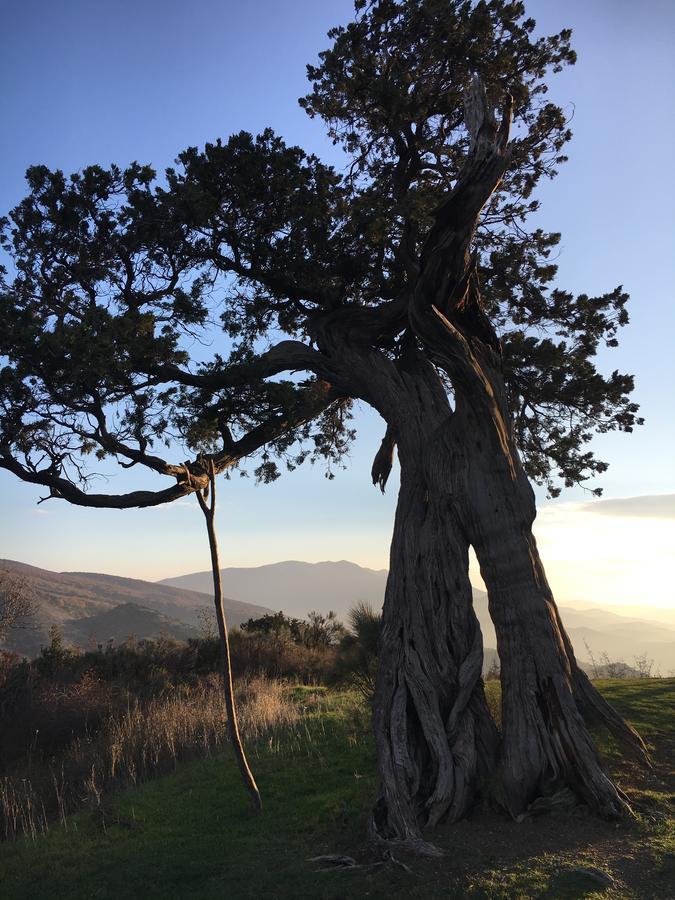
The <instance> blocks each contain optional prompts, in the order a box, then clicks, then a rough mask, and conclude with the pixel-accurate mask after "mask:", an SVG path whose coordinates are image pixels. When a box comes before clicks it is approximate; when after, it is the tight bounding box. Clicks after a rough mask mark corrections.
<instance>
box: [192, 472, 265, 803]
mask: <svg viewBox="0 0 675 900" xmlns="http://www.w3.org/2000/svg"><path fill="white" fill-rule="evenodd" d="M207 468H208V476H209V488H208V493H210V495H211V496H210V501H208V502H207V497H206V496H205V494H206V493H207V492H202V491H197V492H196V494H197V500H198V501H199V506H200V509H201V511H202V512H203V513H204V520H205V521H206V530H207V533H208V537H209V549H210V551H211V571H212V574H213V602H214V605H215V609H216V619H217V621H218V636H219V638H220V652H221V658H222V664H223V687H224V689H225V708H226V710H227V729H228V732H229V735H230V741H231V743H232V749H233V750H234V755H235V759H236V760H237V765H238V766H239V771H240V773H241V778H242V781H243V782H244V786H245V787H246V790H247V791H248V793H249V795H250V797H251V800H252V802H253V805H254V807H255V808H256V809H257V810H258V812H260V811H261V810H262V800H261V798H260V791H259V790H258V785H257V784H256V781H255V778H254V777H253V772H252V771H251V768H250V766H249V764H248V760H247V758H246V752H245V750H244V744H243V742H242V739H241V734H240V732H239V721H238V718H237V704H236V701H235V699H234V684H233V681H232V656H231V653H230V639H229V635H228V631H227V620H226V618H225V607H224V606H223V588H222V582H221V578H220V560H219V558H218V537H217V535H216V528H215V514H216V467H215V464H214V463H213V461H211V462H210V464H209V465H208V467H207Z"/></svg>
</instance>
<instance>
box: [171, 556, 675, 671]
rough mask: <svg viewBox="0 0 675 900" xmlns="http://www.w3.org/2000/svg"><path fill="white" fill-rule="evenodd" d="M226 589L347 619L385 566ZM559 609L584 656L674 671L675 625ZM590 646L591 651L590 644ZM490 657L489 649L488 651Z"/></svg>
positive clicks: (316, 571) (332, 567)
mask: <svg viewBox="0 0 675 900" xmlns="http://www.w3.org/2000/svg"><path fill="white" fill-rule="evenodd" d="M221 577H222V579H223V590H224V592H225V593H226V594H228V596H230V597H236V598H237V600H241V601H245V602H247V603H254V604H258V605H261V606H267V607H270V608H272V609H274V610H283V612H284V613H286V614H287V615H291V616H297V617H304V616H306V615H307V613H308V612H309V610H312V609H315V610H317V611H319V612H328V610H330V609H333V610H335V612H336V613H337V614H338V617H339V618H341V619H342V620H343V621H346V618H347V614H348V612H349V609H350V607H351V606H352V605H353V604H354V603H355V602H356V601H357V600H367V601H369V602H370V603H372V605H373V606H374V607H375V608H377V609H379V608H380V607H381V605H382V600H383V598H384V589H385V585H386V582H387V570H386V569H380V570H374V569H365V568H362V567H361V566H357V565H355V564H354V563H351V562H346V561H345V560H342V561H340V562H320V563H306V562H298V561H287V562H279V563H273V564H271V565H266V566H256V567H254V568H229V569H222V570H221ZM210 579H211V573H210V572H195V573H194V574H192V575H183V576H181V577H179V578H167V579H165V580H164V581H162V582H160V584H163V585H172V586H174V587H180V588H183V589H187V590H192V591H200V590H202V591H203V590H208V585H209V583H210ZM473 597H474V609H475V610H476V615H477V616H478V621H479V622H480V627H481V630H482V632H483V643H484V645H485V647H486V648H490V647H496V646H497V639H496V636H495V630H494V626H493V624H492V621H491V619H490V614H489V612H488V602H487V594H486V593H485V591H482V590H479V589H478V588H474V591H473ZM560 614H561V617H562V620H563V622H564V624H565V627H566V629H567V631H568V633H569V635H570V638H571V640H572V643H573V645H574V650H575V653H576V654H577V656H578V658H579V659H580V660H583V661H585V662H587V663H590V661H591V660H590V655H591V654H592V655H593V656H594V657H595V658H596V661H597V662H598V663H600V661H601V660H600V657H601V655H602V654H603V653H605V652H606V653H607V655H608V657H609V659H610V660H612V661H617V660H624V661H625V662H626V663H628V664H631V665H632V664H633V663H634V661H635V657H636V656H639V655H641V654H643V653H645V654H646V655H647V657H648V658H649V659H653V660H654V664H655V667H659V668H660V670H661V673H662V674H663V675H667V674H668V673H669V672H670V671H672V670H675V627H673V626H672V625H668V624H667V623H665V622H659V621H653V620H647V619H642V618H640V617H636V616H633V615H631V616H622V615H620V614H618V613H617V612H613V611H609V610H605V609H600V608H593V607H588V608H587V607H584V608H582V609H578V608H576V607H572V606H566V605H564V604H563V605H561V606H560ZM586 645H588V647H589V648H590V654H589V652H588V650H587V649H586ZM485 655H486V659H487V657H488V654H487V652H486V654H485Z"/></svg>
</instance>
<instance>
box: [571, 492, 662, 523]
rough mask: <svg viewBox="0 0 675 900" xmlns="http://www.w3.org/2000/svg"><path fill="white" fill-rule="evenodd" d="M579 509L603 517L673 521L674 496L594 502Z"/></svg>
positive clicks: (656, 495)
mask: <svg viewBox="0 0 675 900" xmlns="http://www.w3.org/2000/svg"><path fill="white" fill-rule="evenodd" d="M581 509H582V510H583V511H584V512H591V513H600V514H601V515H603V516H627V517H630V518H633V517H636V518H649V519H675V494H647V495H644V496H642V497H623V498H621V499H616V500H596V501H592V502H591V503H585V504H584V505H583V506H582V507H581Z"/></svg>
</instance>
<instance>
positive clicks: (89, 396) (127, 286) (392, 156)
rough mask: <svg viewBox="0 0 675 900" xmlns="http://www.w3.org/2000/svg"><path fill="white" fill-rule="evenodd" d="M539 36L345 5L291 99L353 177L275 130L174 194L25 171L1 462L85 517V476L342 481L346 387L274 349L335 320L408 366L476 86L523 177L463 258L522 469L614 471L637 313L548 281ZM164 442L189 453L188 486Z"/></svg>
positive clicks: (517, 18) (568, 479) (455, 11)
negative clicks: (283, 469)
mask: <svg viewBox="0 0 675 900" xmlns="http://www.w3.org/2000/svg"><path fill="white" fill-rule="evenodd" d="M534 28H535V23H534V21H533V20H532V19H531V18H528V17H527V16H526V13H525V8H524V6H523V4H522V3H520V2H507V0H489V2H485V0H481V2H478V3H472V2H469V0H423V2H416V0H415V2H411V0H401V2H396V0H377V2H373V3H366V2H364V0H357V2H356V4H355V20H354V22H353V23H352V24H350V25H349V26H347V27H346V28H337V29H334V30H333V31H332V32H331V33H330V37H331V40H332V46H331V47H330V48H329V49H328V50H326V51H325V52H324V53H322V54H321V55H320V59H319V61H318V64H317V65H311V66H309V67H308V77H309V80H310V83H311V86H312V90H311V93H310V94H309V95H308V96H307V97H305V98H304V99H302V100H301V104H302V106H303V107H304V108H305V109H306V111H307V112H308V114H309V115H311V116H318V117H321V118H323V120H324V121H325V123H326V127H327V128H328V132H329V134H330V135H331V136H332V138H333V140H334V141H336V142H337V143H339V144H340V145H341V147H342V149H343V151H344V153H345V156H346V164H347V167H346V174H345V175H344V176H343V175H340V174H338V173H337V172H336V171H335V170H334V169H333V168H331V167H330V166H326V165H324V164H323V163H322V162H321V161H320V160H319V159H318V158H317V157H316V156H313V155H309V154H306V153H305V152H304V151H302V150H301V149H300V148H297V147H289V146H288V145H287V144H285V143H284V141H283V140H282V139H281V138H280V137H279V136H277V135H275V134H274V133H273V132H272V131H271V130H270V129H267V130H265V131H264V132H263V133H262V134H260V135H258V136H257V137H254V136H252V135H250V134H247V133H245V132H240V133H238V134H235V135H233V136H232V137H230V138H229V139H228V140H224V141H221V140H219V141H216V142H213V143H209V144H207V145H206V146H205V148H204V149H203V150H199V149H197V148H194V147H193V148H189V149H188V150H186V151H184V152H183V153H181V154H179V156H178V159H177V161H176V165H175V166H174V167H172V168H170V169H168V170H167V171H166V172H165V173H164V176H163V179H161V180H158V179H157V178H156V176H155V173H154V171H153V170H152V169H151V168H150V167H149V166H144V165H140V164H138V163H133V164H132V165H131V166H129V167H127V168H126V169H121V168H119V167H118V166H115V165H113V166H111V167H110V168H109V169H103V168H101V167H98V166H91V167H88V168H85V169H84V170H83V171H82V172H79V173H75V174H74V175H72V176H71V177H70V178H67V177H66V176H65V175H64V174H63V173H62V172H60V171H50V170H49V169H47V168H46V167H45V166H35V167H33V168H31V169H29V171H28V173H27V180H28V187H29V194H28V196H27V197H26V199H25V200H24V201H22V202H21V203H20V204H19V205H18V206H17V207H16V208H15V209H14V210H13V211H12V212H11V213H10V215H9V217H8V218H7V219H6V220H4V221H3V227H2V243H3V246H4V248H5V250H6V251H7V253H8V254H9V256H10V258H11V262H12V266H13V272H12V277H11V278H10V277H8V276H7V277H5V278H4V281H3V283H2V285H0V316H1V317H2V320H3V322H4V324H5V327H4V330H3V334H2V335H1V336H0V363H1V362H2V361H3V360H4V362H5V363H6V364H5V365H4V366H3V367H2V368H0V466H3V467H4V468H7V469H9V470H10V471H12V472H14V473H15V474H16V475H18V476H19V477H20V478H23V479H24V480H26V481H31V482H33V483H36V484H41V485H45V486H46V487H48V489H49V491H50V494H51V495H54V496H62V497H66V498H67V499H69V500H72V502H76V503H82V504H84V505H87V504H90V505H106V504H107V505H115V502H116V501H114V500H112V501H111V500H110V499H109V498H107V497H106V496H105V495H99V496H98V497H97V498H96V500H92V499H89V498H88V495H87V494H86V493H84V492H83V491H81V490H79V488H81V487H83V486H84V487H86V485H87V483H88V480H89V479H90V477H91V474H92V471H93V460H92V457H93V458H95V459H96V460H99V459H103V458H106V457H108V458H111V459H112V460H114V461H115V462H117V463H119V464H120V465H121V466H125V467H128V466H132V465H141V466H145V467H146V468H147V469H149V470H151V471H153V472H154V473H159V474H161V475H163V476H166V477H169V478H170V479H172V484H173V483H174V482H176V483H177V485H178V487H179V488H181V489H180V490H177V489H174V490H169V491H168V492H161V491H160V492H155V493H152V492H137V494H134V495H129V497H127V498H125V499H124V500H123V501H119V502H120V503H123V504H124V505H149V504H151V503H154V502H165V500H168V499H174V498H175V497H177V496H181V495H182V494H184V493H185V492H187V490H189V487H190V485H191V484H192V482H191V481H190V478H191V477H192V476H199V475H200V474H203V472H202V469H201V468H200V462H199V460H200V457H201V455H203V454H211V455H213V456H214V457H215V459H216V461H217V464H218V470H219V471H223V470H227V469H230V468H233V467H236V466H237V465H238V463H239V461H240V460H241V459H243V458H249V457H251V455H252V454H256V453H258V457H257V459H256V462H255V464H254V472H255V475H256V477H257V478H258V479H259V480H261V481H263V482H267V481H271V480H274V479H275V478H276V477H278V474H279V466H278V463H279V461H281V462H282V463H283V464H285V465H286V466H287V467H288V468H291V469H292V468H294V467H295V466H297V465H299V464H301V463H302V462H303V461H304V460H306V459H307V458H310V459H313V460H320V461H322V462H324V463H325V464H326V467H327V474H328V476H329V477H332V471H333V470H332V467H333V466H334V464H336V463H340V462H341V461H342V459H343V457H344V455H345V453H346V451H347V448H348V444H349V442H350V440H351V439H352V437H353V431H352V430H351V429H350V427H349V404H350V402H351V400H352V399H353V391H351V392H350V390H348V389H346V388H344V386H343V387H342V388H341V389H340V390H339V391H338V390H337V388H335V387H334V386H332V387H331V386H329V385H328V384H327V383H325V382H320V381H317V380H316V379H315V378H311V379H309V380H301V379H300V378H298V377H295V376H294V377H291V378H287V379H286V380H278V379H276V378H275V379H273V380H268V376H269V374H270V372H269V369H268V370H267V371H265V372H263V370H262V369H261V366H260V360H261V356H260V350H261V347H263V346H264V345H265V344H267V343H268V342H269V341H270V340H272V339H273V338H275V337H276V336H277V335H279V334H280V335H282V336H291V337H293V338H296V339H300V340H303V341H304V342H305V346H306V347H307V348H308V349H311V348H312V342H313V341H314V340H316V336H317V334H318V333H319V332H321V330H322V328H323V327H324V326H325V324H326V323H327V322H336V321H344V322H345V323H346V324H345V326H344V327H345V328H346V329H347V330H348V332H349V334H350V336H351V339H352V340H353V342H354V343H355V345H359V346H360V347H361V349H362V350H363V349H366V350H367V349H368V348H370V349H372V350H373V351H377V352H381V353H386V354H389V355H396V354H397V353H399V352H400V350H401V347H402V346H403V344H404V343H405V335H406V326H407V317H406V314H405V306H406V304H407V302H408V301H407V298H408V294H409V292H410V290H411V289H412V287H413V285H414V277H415V275H414V273H415V272H416V271H418V270H419V265H420V257H421V253H422V248H423V246H424V242H425V240H426V238H427V237H428V235H429V232H430V229H431V226H432V222H433V221H434V214H435V212H436V211H437V210H438V209H439V207H440V205H441V204H442V203H443V202H444V200H445V199H446V197H447V195H448V191H449V190H450V189H451V187H452V186H453V185H454V184H455V183H456V181H457V178H458V174H459V171H460V169H461V166H462V164H463V161H464V159H465V158H466V153H467V149H468V143H469V142H468V133H467V129H466V127H465V123H464V112H463V106H462V102H463V101H462V93H463V89H464V88H465V86H466V84H467V81H468V79H469V77H470V76H471V74H472V73H474V72H477V73H478V74H479V75H480V77H481V79H482V80H483V83H484V84H485V86H486V89H487V92H488V96H489V98H490V100H491V103H493V104H494V105H495V106H500V105H502V103H503V100H504V98H505V95H506V94H507V93H509V94H510V95H511V96H512V97H513V100H514V117H515V118H514V134H513V141H512V143H511V149H510V154H511V155H510V164H509V168H508V171H507V174H506V176H505V177H504V179H503V180H502V182H501V184H500V185H499V187H498V189H497V190H496V192H495V193H494V195H493V196H492V198H491V200H490V201H489V203H488V204H487V206H486V207H485V209H484V210H483V212H482V214H481V218H480V221H479V222H478V226H477V230H476V234H475V236H474V245H475V251H476V253H477V255H478V259H479V262H480V272H481V278H482V294H483V301H484V304H485V308H486V311H487V312H488V313H489V315H490V318H491V320H492V323H493V324H494V325H495V326H496V328H497V329H498V331H499V332H500V335H501V337H502V347H503V352H504V363H505V373H506V377H507V382H508V387H509V391H510V397H511V405H512V410H513V413H514V416H515V420H516V428H517V434H518V437H519V441H520V446H521V449H522V452H523V455H524V459H525V463H526V466H527V470H528V472H529V474H530V475H531V476H532V477H533V478H534V479H535V480H537V481H539V482H542V483H546V484H547V485H548V486H549V489H550V491H551V492H552V493H556V492H557V491H558V490H559V488H558V487H556V485H555V479H556V478H558V477H559V478H560V479H562V481H563V483H564V484H568V485H570V484H574V483H577V482H579V481H583V480H584V479H586V478H588V477H589V476H590V475H592V474H595V473H598V472H602V471H603V470H604V469H605V468H606V464H605V463H604V462H602V461H599V460H597V459H596V458H595V456H594V454H593V453H592V452H590V451H589V450H588V449H587V446H586V445H587V443H588V441H589V439H590V438H591V436H592V434H593V433H594V432H596V431H599V432H605V431H611V430H623V431H630V430H631V429H632V428H633V427H634V425H636V424H639V423H640V422H641V420H640V419H639V418H638V416H637V406H636V405H635V404H634V403H633V402H632V401H631V400H630V399H629V395H630V392H631V391H632V387H633V382H632V378H631V377H630V376H628V375H623V374H620V373H618V372H614V373H612V374H611V375H609V376H605V375H603V374H601V373H600V372H599V371H598V370H597V368H596V365H595V357H596V354H597V351H598V349H599V347H601V346H603V345H606V346H610V347H611V346H614V345H615V344H616V341H617V338H616V335H617V331H618V328H619V327H621V326H623V325H625V324H626V322H627V321H628V317H627V313H626V308H625V307H626V300H627V298H626V295H625V294H624V293H623V291H622V290H621V289H619V288H617V289H616V290H614V291H610V292H608V293H606V294H603V295H601V296H598V297H589V296H587V295H585V294H581V295H579V296H573V295H572V294H570V293H568V292H565V291H563V290H561V289H559V288H557V287H554V283H555V276H556V266H555V264H554V263H552V262H551V253H552V251H553V250H554V248H555V247H556V245H557V243H558V241H559V235H557V234H555V233H545V232H543V231H541V230H540V229H538V228H536V227H535V228H529V227H528V217H530V216H531V215H532V214H533V213H534V212H535V211H536V210H537V208H538V201H537V199H536V196H535V192H536V188H537V185H538V184H539V183H540V182H541V179H542V178H544V179H546V178H550V177H553V176H554V175H555V173H556V171H557V168H558V166H559V165H560V164H561V163H562V162H563V161H564V159H565V157H564V147H565V144H566V143H567V141H568V140H569V138H570V130H569V127H568V123H567V122H566V120H565V116H564V113H563V111H562V110H561V109H560V108H559V107H557V106H556V105H555V104H553V103H551V102H549V101H548V100H547V99H546V92H547V85H546V80H547V79H548V78H549V77H550V75H551V74H555V73H556V72H559V71H560V70H561V68H562V67H563V66H565V65H568V64H573V63H574V60H575V54H574V51H573V50H572V49H571V47H570V36H571V35H570V32H569V30H563V31H561V32H560V33H559V34H556V35H551V36H544V37H534ZM401 310H402V311H401ZM369 316H370V318H369ZM373 317H375V318H373ZM218 318H219V320H220V325H217V324H216V320H217V319H218ZM374 322H375V323H376V324H375V325H373V323H374ZM368 323H370V325H369V326H368V327H367V325H368ZM219 332H220V334H221V336H220V337H219V336H218V335H219ZM204 344H208V345H212V346H214V353H213V356H212V357H211V359H206V360H205V359H204V358H203V357H204V353H203V352H202V349H201V347H202V346H203V345H204ZM195 347H196V348H197V349H196V350H194V349H193V348H195ZM327 356H328V357H330V351H328V353H327ZM272 368H273V369H274V367H272ZM289 369H291V370H293V369H294V367H293V365H292V364H286V365H285V366H284V365H280V366H279V368H278V369H276V370H274V371H272V376H274V375H278V374H279V373H280V372H281V371H287V370H289ZM308 369H309V370H310V371H311V367H309V366H306V365H300V366H299V367H298V370H302V371H306V370H308ZM329 380H330V379H329ZM449 389H450V390H451V389H452V388H451V386H449ZM164 445H169V446H171V447H173V446H178V447H180V448H182V450H183V452H189V453H192V454H193V457H194V458H193V461H192V462H191V463H190V472H191V473H192V474H191V475H190V476H188V474H187V469H186V464H185V463H184V462H182V461H181V460H177V461H176V462H173V463H172V462H170V461H169V460H167V459H165V458H164V457H163V456H160V455H159V454H160V452H163V451H162V450H161V448H162V447H163V446H164ZM261 448H264V449H263V450H262V453H260V451H261Z"/></svg>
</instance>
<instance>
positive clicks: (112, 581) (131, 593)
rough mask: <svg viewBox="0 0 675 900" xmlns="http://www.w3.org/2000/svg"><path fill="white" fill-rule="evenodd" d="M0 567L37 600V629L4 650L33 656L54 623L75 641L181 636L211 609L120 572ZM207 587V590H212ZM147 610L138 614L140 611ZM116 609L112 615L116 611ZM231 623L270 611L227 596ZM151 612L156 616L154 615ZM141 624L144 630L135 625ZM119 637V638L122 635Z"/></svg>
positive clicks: (205, 601) (185, 593) (205, 599)
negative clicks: (107, 573)
mask: <svg viewBox="0 0 675 900" xmlns="http://www.w3.org/2000/svg"><path fill="white" fill-rule="evenodd" d="M0 571H8V572H11V573H13V574H15V575H16V576H18V577H20V578H22V579H25V581H26V582H27V584H28V585H29V587H30V588H31V589H32V591H33V592H34V595H35V599H36V602H37V608H38V611H37V615H36V616H35V621H36V628H34V629H30V630H24V631H16V632H14V633H13V634H11V635H10V636H9V638H8V640H7V641H6V643H5V644H4V647H5V649H11V650H14V651H15V652H18V653H25V654H26V655H33V654H34V653H36V652H37V651H38V650H39V649H40V646H42V645H44V644H45V643H47V640H48V637H47V635H48V632H49V628H50V627H51V626H52V625H59V626H61V627H62V628H63V629H64V635H65V637H66V638H68V639H69V640H72V641H73V642H74V643H78V644H84V645H89V644H91V643H92V642H94V643H101V642H105V641H107V640H108V639H109V637H111V636H113V634H115V635H122V636H123V638H126V637H128V636H129V635H131V634H133V635H135V636H136V637H148V638H152V637H158V636H159V634H160V633H167V634H169V633H174V632H175V636H179V634H178V633H179V632H181V635H182V636H186V635H187V634H190V633H192V629H193V628H195V627H196V626H198V624H199V612H200V610H204V609H206V610H211V608H212V596H211V594H210V593H200V592H198V591H194V590H184V589H180V588H174V587H169V586H167V585H163V584H156V583H154V582H150V581H141V580H139V579H136V578H121V577H119V576H116V575H101V574H98V573H94V572H51V571H49V570H47V569H39V568H37V567H35V566H29V565H26V564H25V563H20V562H15V561H14V560H0ZM207 590H208V589H207ZM139 609H140V610H143V612H142V614H139V612H138V610H139ZM113 610H116V612H115V613H114V615H113V616H112V617H111V616H110V615H106V614H109V613H110V612H111V611H113ZM225 612H226V615H227V617H228V621H229V622H230V624H231V625H233V626H234V625H239V624H241V623H242V622H245V621H246V620H247V619H250V618H251V617H255V616H261V615H264V614H265V613H266V612H269V610H268V609H263V608H261V607H259V606H254V605H252V604H250V603H245V602H240V601H238V600H230V599H226V600H225ZM151 614H152V615H151ZM141 625H142V628H143V634H140V633H139V632H138V631H137V630H136V629H137V628H138V627H140V626H141ZM119 639H120V638H116V640H119Z"/></svg>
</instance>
